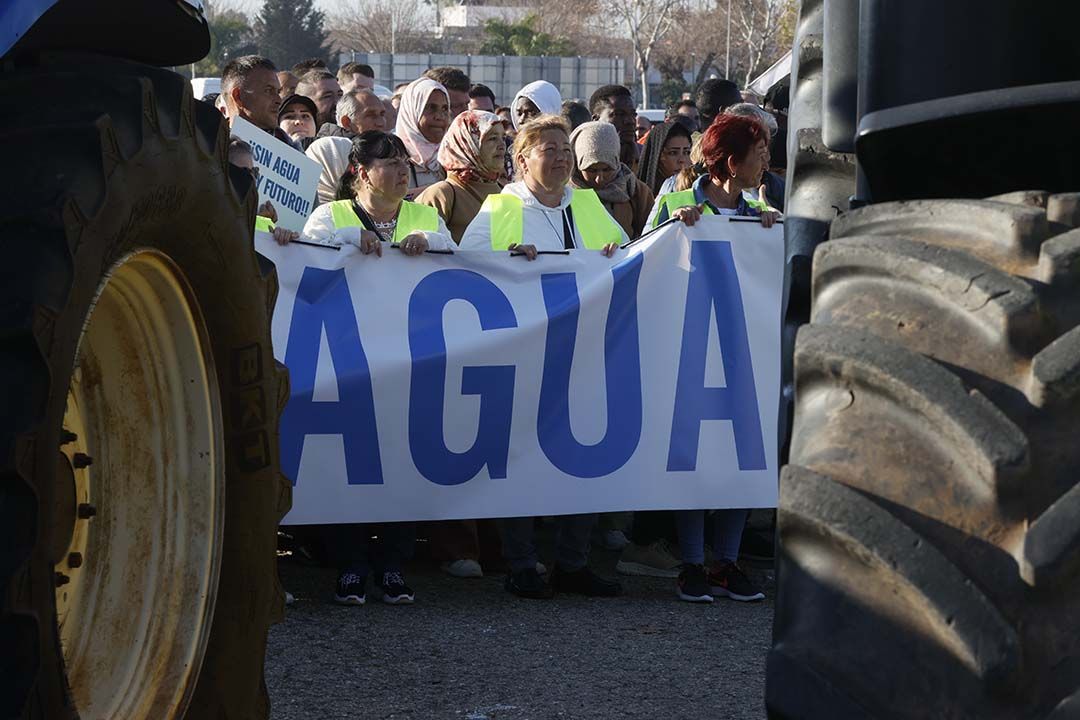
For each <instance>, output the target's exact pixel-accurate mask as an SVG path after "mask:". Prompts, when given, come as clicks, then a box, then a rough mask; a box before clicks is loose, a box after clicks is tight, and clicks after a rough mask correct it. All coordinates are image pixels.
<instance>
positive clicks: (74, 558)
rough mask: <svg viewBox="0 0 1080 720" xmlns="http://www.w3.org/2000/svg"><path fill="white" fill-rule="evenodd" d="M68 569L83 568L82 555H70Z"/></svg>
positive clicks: (75, 553)
mask: <svg viewBox="0 0 1080 720" xmlns="http://www.w3.org/2000/svg"><path fill="white" fill-rule="evenodd" d="M68 567H69V568H78V567H82V553H77V552H73V553H70V554H69V555H68Z"/></svg>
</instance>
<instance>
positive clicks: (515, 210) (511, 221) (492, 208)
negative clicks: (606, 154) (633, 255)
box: [480, 189, 622, 250]
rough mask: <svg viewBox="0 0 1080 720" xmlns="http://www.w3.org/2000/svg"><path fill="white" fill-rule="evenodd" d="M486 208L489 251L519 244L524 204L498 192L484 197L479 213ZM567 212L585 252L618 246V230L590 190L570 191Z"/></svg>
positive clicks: (620, 229)
mask: <svg viewBox="0 0 1080 720" xmlns="http://www.w3.org/2000/svg"><path fill="white" fill-rule="evenodd" d="M485 208H486V209H487V211H488V213H489V215H490V217H491V224H490V227H491V249H492V250H506V249H508V248H509V247H510V246H511V245H520V244H521V243H522V242H523V241H524V238H523V237H522V236H523V235H524V234H525V219H524V208H525V206H524V204H523V203H522V202H521V198H519V197H517V196H516V195H508V194H505V193H498V194H496V195H488V196H487V197H486V198H484V206H483V207H482V208H480V210H481V212H483V211H484V209H485ZM570 210H571V211H572V212H573V215H574V225H576V226H577V231H578V235H580V236H581V239H582V240H583V241H584V242H585V247H586V249H588V250H602V249H603V248H604V246H605V245H610V244H611V243H616V244H620V245H621V244H622V228H621V227H620V226H619V224H618V223H617V222H615V219H614V218H612V217H611V215H610V214H608V211H607V208H605V207H604V204H603V203H601V202H600V198H598V197H597V196H596V193H595V192H594V191H592V190H587V189H585V190H574V191H573V194H572V195H571V196H570Z"/></svg>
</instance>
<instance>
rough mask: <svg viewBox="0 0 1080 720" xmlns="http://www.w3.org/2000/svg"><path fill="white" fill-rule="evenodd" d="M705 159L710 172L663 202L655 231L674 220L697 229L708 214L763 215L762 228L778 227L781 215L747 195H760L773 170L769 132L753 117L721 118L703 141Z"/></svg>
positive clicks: (665, 197)
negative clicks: (748, 192) (764, 179)
mask: <svg viewBox="0 0 1080 720" xmlns="http://www.w3.org/2000/svg"><path fill="white" fill-rule="evenodd" d="M701 154H702V156H703V158H704V161H705V168H706V170H707V173H706V174H705V175H702V176H701V177H700V178H698V179H697V180H696V181H695V182H694V185H693V186H692V187H691V188H690V189H689V190H683V191H681V192H672V193H668V194H666V195H661V196H660V197H659V198H657V200H656V204H657V207H656V211H655V212H654V213H653V216H654V220H653V227H656V226H657V225H659V224H660V223H662V222H665V221H666V220H668V219H669V218H674V219H676V220H679V221H681V222H684V223H686V224H687V225H693V224H694V223H695V222H697V220H698V218H700V217H701V216H702V215H743V216H749V217H759V216H760V217H761V224H762V226H764V227H767V228H768V227H772V226H773V224H774V223H775V222H776V220H777V219H778V218H779V217H780V213H778V212H776V211H775V210H771V209H768V205H767V204H766V203H765V202H764V201H751V200H748V199H747V198H746V197H745V196H744V194H743V191H744V190H759V189H760V187H761V179H762V175H763V174H764V172H765V171H766V170H767V169H768V168H769V132H768V130H766V129H765V127H764V126H763V125H762V124H761V123H760V122H758V121H756V120H753V119H751V118H747V117H740V116H738V115H720V116H719V117H717V118H716V120H715V121H714V122H713V124H712V125H710V126H709V129H708V130H706V131H705V135H704V137H702V139H701Z"/></svg>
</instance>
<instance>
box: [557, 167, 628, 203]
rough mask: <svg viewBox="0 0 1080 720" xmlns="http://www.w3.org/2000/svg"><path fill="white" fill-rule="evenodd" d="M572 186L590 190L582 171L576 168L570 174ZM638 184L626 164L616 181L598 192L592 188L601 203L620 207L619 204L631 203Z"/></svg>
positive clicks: (621, 168) (620, 168)
mask: <svg viewBox="0 0 1080 720" xmlns="http://www.w3.org/2000/svg"><path fill="white" fill-rule="evenodd" d="M570 184H571V185H572V186H573V187H576V188H588V187H589V185H588V184H586V182H585V178H583V177H582V176H581V171H580V170H578V168H577V167H576V166H575V167H574V170H573V172H571V173H570ZM636 184H637V178H636V177H634V173H632V172H630V168H628V167H626V165H625V164H622V165H620V166H619V173H618V174H617V175H616V176H615V179H614V180H612V181H611V182H609V183H608V184H607V185H605V186H604V187H602V188H600V189H599V190H597V189H596V188H592V190H594V191H595V192H596V196H597V197H599V198H600V202H602V203H606V204H611V205H618V204H619V203H628V202H630V196H631V195H633V194H634V186H635V185H636Z"/></svg>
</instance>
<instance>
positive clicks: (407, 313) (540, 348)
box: [256, 217, 784, 524]
mask: <svg viewBox="0 0 1080 720" xmlns="http://www.w3.org/2000/svg"><path fill="white" fill-rule="evenodd" d="M256 247H257V249H258V251H259V252H260V253H262V254H263V255H265V256H266V257H268V258H270V259H271V260H272V261H273V262H274V263H275V265H276V266H277V272H278V281H279V283H280V291H279V293H278V299H277V306H276V309H275V312H274V319H273V341H274V354H275V355H276V356H277V358H278V359H279V360H281V361H282V362H284V363H285V364H286V365H287V366H288V368H289V372H290V376H291V388H292V389H291V397H290V399H289V402H288V405H287V407H286V409H285V412H284V414H283V416H282V419H281V459H282V469H283V471H284V472H285V474H286V475H287V476H288V477H289V478H290V480H292V482H293V485H294V491H293V508H292V511H291V512H290V513H289V515H288V516H287V517H286V518H285V521H284V522H285V523H286V524H307V523H339V522H377V521H401V520H439V519H455V518H482V517H518V516H525V515H560V514H569V513H586V512H607V511H620V510H643V509H664V508H666V509H691V508H729V507H736V508H753V507H773V506H775V504H776V499H777V410H778V403H779V388H780V307H781V300H782V295H783V260H784V243H783V231H782V229H781V228H780V227H779V226H777V227H774V228H772V229H769V230H765V229H764V228H762V227H761V225H760V224H759V223H756V222H744V221H740V219H736V218H728V217H706V218H703V219H702V220H701V221H699V222H698V223H697V224H696V225H695V226H694V227H692V228H688V227H685V226H683V225H681V224H678V223H673V224H670V225H667V226H665V227H663V228H661V229H660V230H658V231H656V232H654V233H652V234H651V235H649V236H648V237H646V238H645V239H643V240H639V241H637V242H636V243H632V244H631V245H629V246H628V247H626V248H624V249H622V250H619V251H618V252H617V253H616V254H615V257H613V258H606V257H604V256H603V255H602V254H601V253H599V252H593V251H573V252H570V253H568V254H565V255H564V254H554V255H541V256H540V257H539V258H538V259H537V260H536V261H534V262H528V261H526V260H525V259H524V258H523V257H510V256H509V255H508V254H507V253H496V252H485V251H471V252H462V251H459V252H457V253H455V254H434V253H428V254H426V255H423V256H421V257H406V256H404V255H403V254H402V253H400V252H398V251H397V250H394V249H390V248H386V251H385V252H384V253H383V256H382V257H381V258H379V257H376V256H375V255H362V254H360V252H359V250H357V249H356V248H354V247H351V246H346V247H343V248H341V249H339V250H334V249H327V248H323V247H313V246H310V245H303V244H296V243H294V244H291V245H288V246H285V247H280V246H278V245H276V244H274V242H273V241H272V240H271V239H270V238H269V236H267V235H265V234H263V233H258V234H256Z"/></svg>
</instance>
